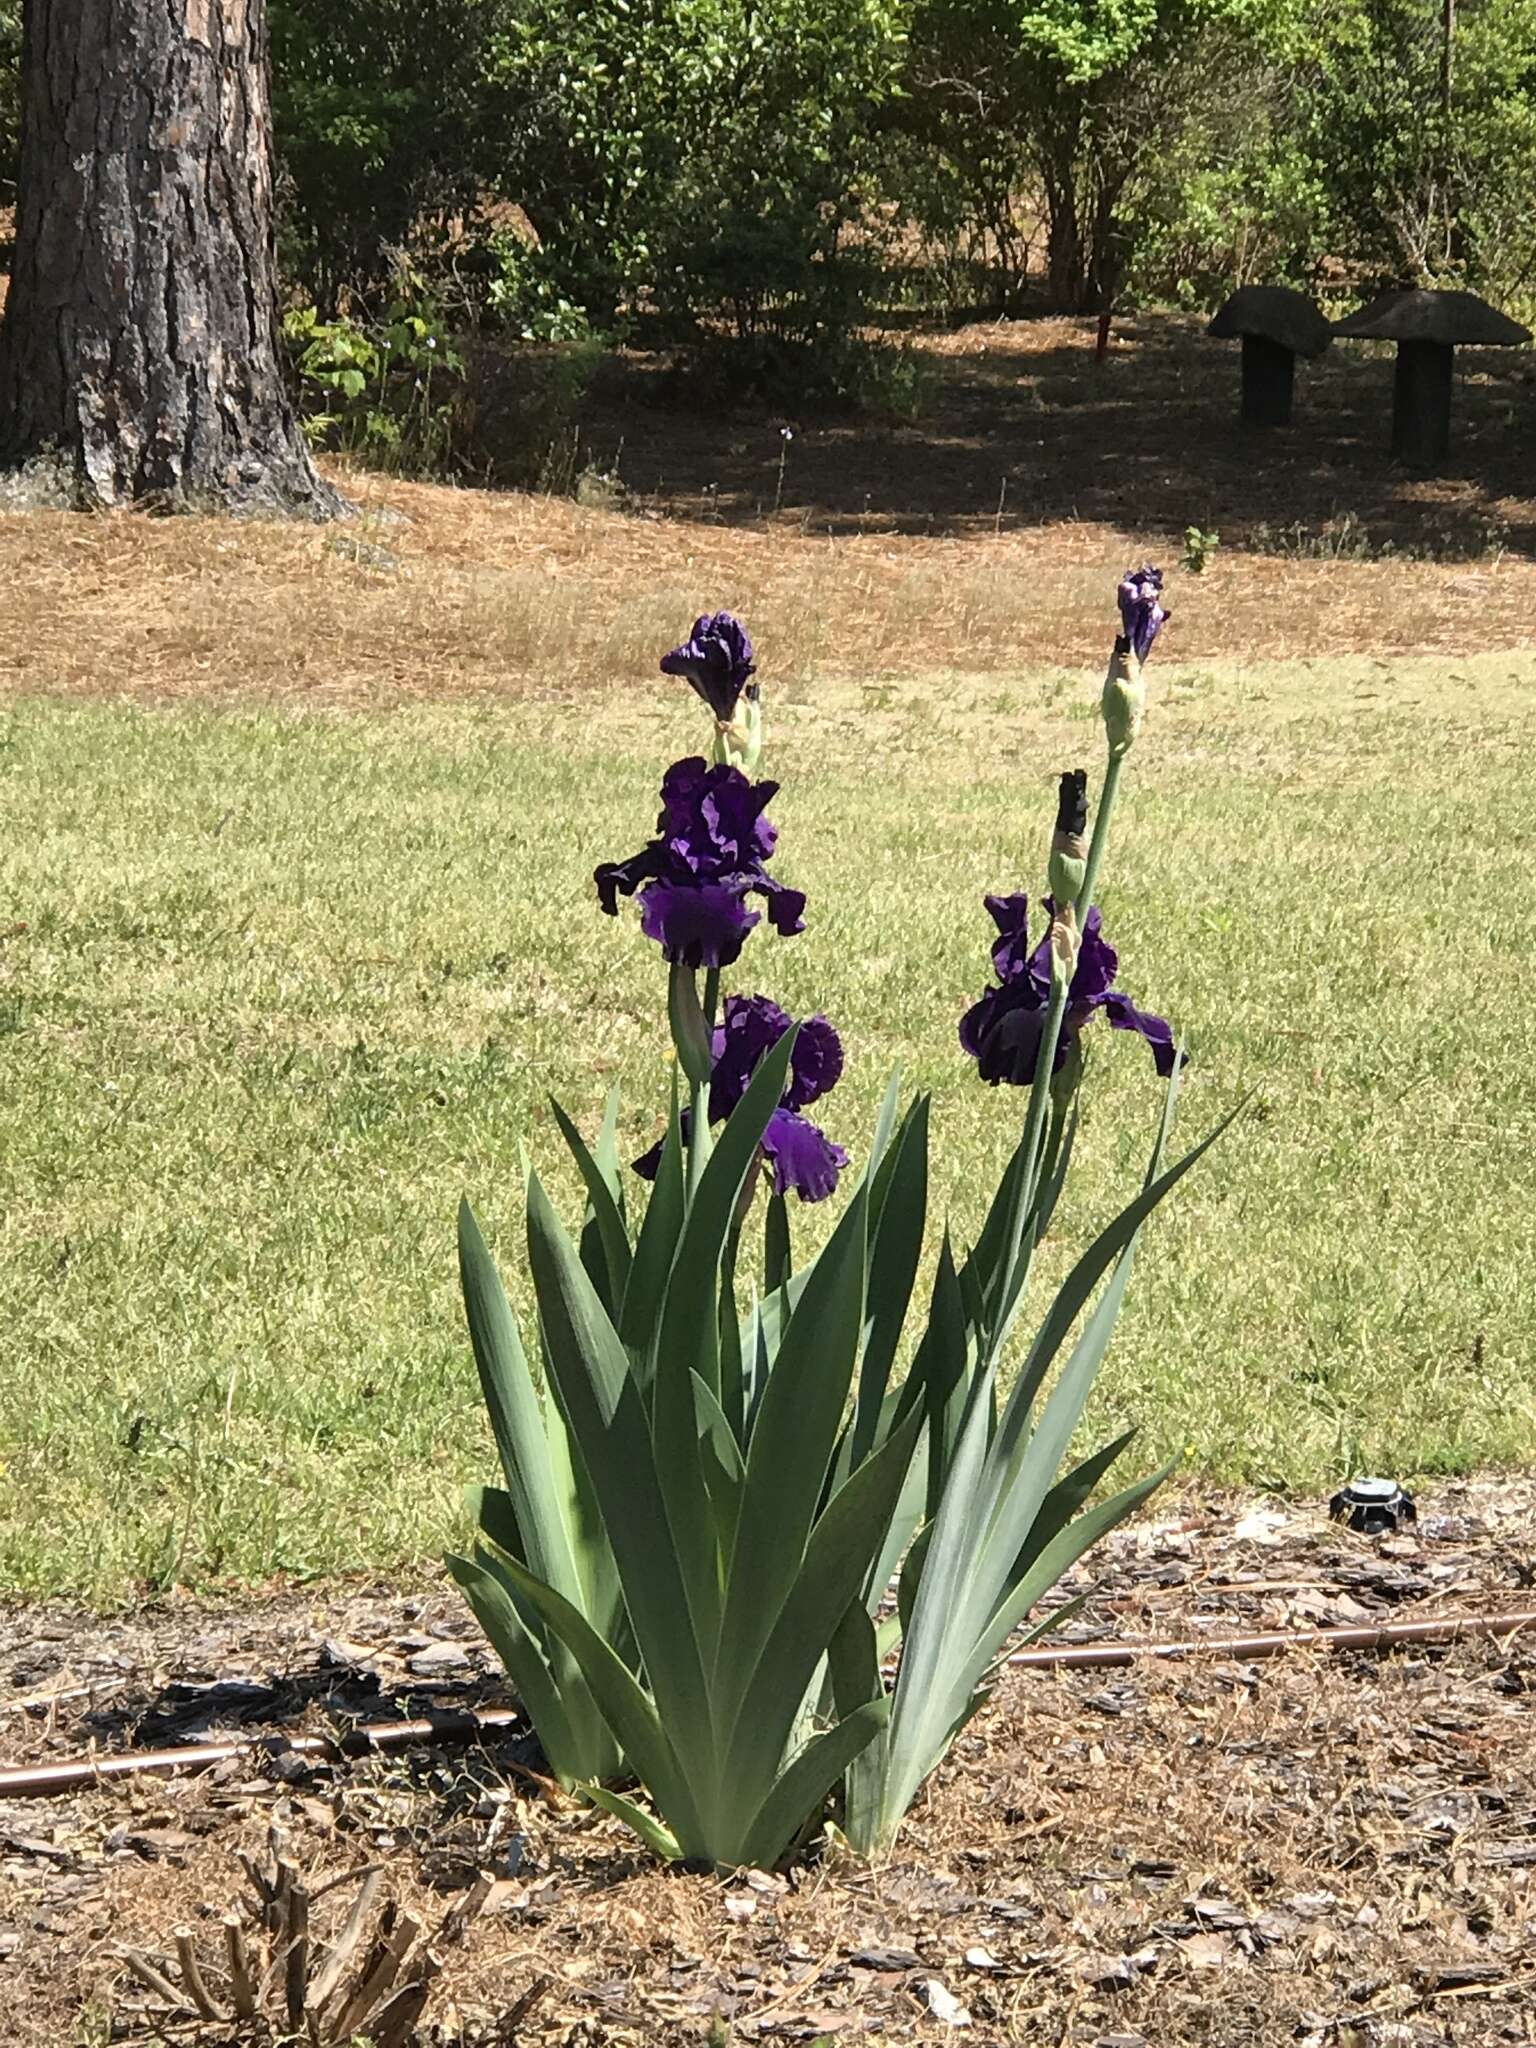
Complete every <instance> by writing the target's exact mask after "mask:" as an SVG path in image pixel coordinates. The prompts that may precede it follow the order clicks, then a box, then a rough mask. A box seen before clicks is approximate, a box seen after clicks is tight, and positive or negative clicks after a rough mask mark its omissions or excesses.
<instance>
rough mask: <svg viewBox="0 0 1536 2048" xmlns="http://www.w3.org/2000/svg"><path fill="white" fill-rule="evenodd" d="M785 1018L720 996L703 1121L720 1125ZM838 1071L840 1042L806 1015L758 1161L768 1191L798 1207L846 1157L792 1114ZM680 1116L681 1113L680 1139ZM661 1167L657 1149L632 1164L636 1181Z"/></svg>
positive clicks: (823, 1023) (751, 1000)
mask: <svg viewBox="0 0 1536 2048" xmlns="http://www.w3.org/2000/svg"><path fill="white" fill-rule="evenodd" d="M793 1021H794V1020H793V1019H792V1018H791V1017H790V1015H789V1013H788V1012H787V1011H785V1010H781V1009H780V1008H779V1006H778V1004H777V1003H776V1002H774V1001H772V1000H771V998H769V997H768V996H727V997H726V999H725V1012H724V1015H723V1017H722V1019H721V1021H720V1023H719V1024H717V1025H716V1026H715V1034H714V1040H713V1043H712V1046H711V1057H712V1059H713V1061H714V1067H713V1071H712V1073H711V1075H710V1083H709V1120H710V1122H711V1123H712V1124H713V1123H721V1122H723V1121H724V1119H725V1118H726V1117H728V1116H729V1115H730V1113H731V1111H732V1110H733V1109H734V1108H735V1107H736V1105H737V1103H738V1102H740V1100H741V1098H742V1096H743V1095H744V1094H745V1093H746V1090H747V1083H748V1082H749V1081H750V1080H751V1078H752V1076H753V1074H754V1073H755V1072H756V1071H757V1065H758V1062H759V1061H760V1060H761V1059H762V1058H763V1057H764V1055H765V1054H767V1053H769V1052H771V1051H772V1049H773V1047H774V1046H775V1045H777V1044H778V1042H779V1040H780V1039H781V1038H782V1037H783V1036H784V1033H785V1032H786V1031H788V1030H789V1028H790V1026H791V1024H792V1023H793ZM842 1071H843V1044H842V1040H841V1039H840V1038H839V1037H838V1035H837V1033H836V1031H834V1030H833V1028H832V1026H831V1025H830V1024H829V1023H828V1022H827V1020H826V1018H825V1017H807V1018H806V1020H805V1022H804V1023H803V1024H802V1025H801V1026H800V1033H799V1036H798V1037H797V1038H796V1040H795V1049H794V1052H793V1054H792V1055H791V1057H790V1066H789V1076H788V1080H787V1082H786V1085H785V1089H784V1093H783V1094H782V1095H781V1096H780V1098H779V1106H778V1108H777V1109H776V1110H775V1111H774V1112H773V1115H772V1116H771V1117H770V1118H769V1119H768V1128H767V1130H766V1131H764V1133H763V1156H764V1158H765V1159H766V1161H767V1163H768V1165H769V1167H770V1168H771V1170H772V1173H773V1188H774V1193H775V1194H779V1195H784V1194H789V1193H790V1192H793V1193H795V1194H797V1195H798V1196H799V1197H800V1199H801V1201H802V1202H820V1201H823V1200H825V1198H826V1197H827V1196H828V1195H830V1194H831V1193H832V1191H833V1189H834V1188H835V1187H836V1186H837V1176H838V1174H839V1173H840V1172H841V1171H842V1169H843V1168H844V1167H845V1166H846V1165H847V1164H848V1154H847V1153H846V1152H845V1151H844V1150H843V1148H842V1146H841V1145H834V1144H833V1142H832V1140H831V1139H830V1138H829V1137H828V1136H827V1135H826V1133H825V1132H824V1131H823V1130H822V1129H821V1128H820V1126H819V1125H817V1124H813V1123H812V1122H811V1120H810V1118H809V1117H806V1116H802V1115H801V1114H800V1112H801V1111H802V1110H803V1109H806V1108H808V1107H809V1106H810V1104H811V1103H813V1102H815V1101H817V1100H818V1099H819V1098H820V1097H821V1096H823V1095H825V1094H827V1093H828V1091H829V1090H830V1089H832V1088H835V1087H836V1086H837V1083H838V1080H839V1079H840V1077H841V1075H842ZM687 1122H688V1113H687V1111H686V1110H685V1111H684V1113H683V1123H684V1131H683V1135H684V1138H685V1139H686V1137H687V1135H688V1133H687ZM660 1164H661V1146H660V1145H659V1144H657V1145H653V1146H652V1147H651V1149H650V1151H649V1152H647V1153H645V1154H644V1155H643V1156H642V1157H641V1158H639V1159H637V1160H636V1161H635V1172H636V1173H638V1174H639V1175H640V1176H641V1178H642V1179H643V1180H654V1179H655V1178H656V1169H657V1167H658V1166H659V1165H660Z"/></svg>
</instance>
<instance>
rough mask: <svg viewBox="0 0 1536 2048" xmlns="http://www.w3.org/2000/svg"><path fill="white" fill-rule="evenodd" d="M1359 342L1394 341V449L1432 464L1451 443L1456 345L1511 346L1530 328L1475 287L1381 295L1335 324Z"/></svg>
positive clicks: (1417, 461) (1527, 335)
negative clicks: (1469, 343)
mask: <svg viewBox="0 0 1536 2048" xmlns="http://www.w3.org/2000/svg"><path fill="white" fill-rule="evenodd" d="M1333 331H1334V333H1335V334H1341V335H1346V336H1348V337H1350V338H1351V339H1354V340H1357V341H1366V340H1371V341H1395V342H1396V343H1397V376H1396V379H1395V380H1394V383H1393V387H1392V453H1393V454H1394V455H1395V456H1396V457H1397V459H1398V460H1399V461H1400V462H1409V463H1412V464H1414V465H1415V466H1416V467H1418V468H1421V469H1422V468H1428V467H1430V466H1432V465H1433V464H1434V463H1436V462H1438V461H1439V460H1440V459H1441V457H1442V456H1443V455H1444V454H1445V453H1446V451H1447V449H1448V448H1449V447H1450V445H1451V358H1452V353H1453V351H1454V350H1455V348H1456V347H1457V345H1458V344H1459V343H1462V342H1471V343H1473V344H1475V345H1476V346H1477V347H1480V348H1512V347H1514V346H1515V345H1516V344H1517V343H1519V342H1522V341H1529V340H1530V338H1531V335H1530V329H1529V328H1527V327H1522V326H1520V324H1519V322H1518V321H1515V320H1510V319H1508V318H1507V317H1506V316H1505V315H1504V314H1503V313H1500V312H1498V311H1497V310H1496V309H1495V308H1494V307H1493V306H1490V305H1489V304H1488V303H1487V301H1486V300H1484V299H1480V298H1478V296H1477V294H1476V293H1475V292H1425V291H1396V292H1383V293H1382V294H1381V296H1380V298H1376V299H1372V301H1371V303H1370V304H1369V305H1368V306H1362V307H1361V309H1360V311H1359V312H1358V313H1351V314H1350V316H1349V318H1348V319H1347V320H1340V321H1338V322H1337V323H1336V324H1335V326H1334V330H1333Z"/></svg>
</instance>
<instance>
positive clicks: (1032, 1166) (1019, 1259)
mask: <svg viewBox="0 0 1536 2048" xmlns="http://www.w3.org/2000/svg"><path fill="white" fill-rule="evenodd" d="M1124 759H1125V753H1124V751H1123V750H1122V751H1121V752H1118V753H1116V752H1111V753H1110V755H1109V758H1108V762H1107V765H1106V767H1105V769H1104V787H1103V789H1102V790H1101V791H1100V792H1099V803H1098V809H1097V811H1096V812H1095V814H1094V820H1093V838H1092V840H1091V842H1090V843H1089V847H1088V859H1087V862H1086V863H1085V865H1084V868H1083V886H1082V888H1081V889H1080V890H1079V891H1078V894H1077V901H1076V903H1075V904H1074V905H1073V910H1072V914H1073V917H1074V919H1075V921H1076V924H1077V929H1078V933H1079V935H1081V933H1082V932H1083V930H1084V928H1085V926H1086V924H1087V920H1088V906H1089V905H1090V904H1091V903H1092V901H1093V892H1094V890H1095V889H1096V888H1097V887H1098V880H1099V870H1100V868H1101V867H1102V866H1103V864H1104V852H1105V849H1106V847H1107V846H1108V844H1109V821H1110V816H1111V814H1112V813H1113V811H1114V808H1115V798H1116V796H1117V795H1118V794H1119V790H1120V769H1121V766H1122V764H1123V762H1124ZM1067 994H1068V985H1067V984H1066V983H1065V982H1062V981H1060V980H1059V979H1058V978H1057V977H1056V976H1055V975H1053V976H1052V977H1051V1000H1050V1006H1049V1008H1048V1009H1047V1010H1046V1013H1045V1030H1044V1033H1043V1034H1042V1036H1041V1040H1040V1055H1039V1058H1038V1059H1037V1060H1036V1062H1035V1078H1034V1081H1033V1083H1032V1085H1031V1087H1030V1091H1029V1108H1028V1111H1027V1112H1026V1115H1025V1120H1024V1146H1023V1151H1024V1159H1025V1162H1026V1163H1025V1168H1024V1171H1023V1173H1022V1175H1021V1176H1020V1178H1019V1184H1018V1188H1017V1191H1016V1192H1015V1195H1014V1200H1013V1205H1012V1208H1011V1210H1010V1212H1009V1217H1008V1251H1007V1256H1006V1258H1005V1259H1004V1261H1003V1267H1002V1280H1001V1284H1000V1286H999V1289H998V1296H997V1304H996V1308H995V1311H994V1313H993V1316H992V1327H991V1331H990V1333H989V1336H988V1340H987V1353H986V1360H985V1363H986V1364H987V1365H989V1366H990V1365H991V1364H992V1363H993V1362H994V1360H995V1359H996V1358H997V1355H998V1353H999V1352H1000V1351H1001V1349H1002V1347H1003V1345H1004V1343H1005V1342H1006V1340H1007V1336H1008V1331H1009V1329H1010V1328H1011V1326H1012V1322H1013V1310H1014V1307H1015V1305H1016V1304H1017V1302H1018V1300H1019V1297H1020V1296H1021V1295H1022V1293H1023V1291H1024V1283H1025V1281H1026V1280H1027V1279H1028V1277H1029V1264H1030V1260H1031V1259H1032V1258H1033V1256H1034V1246H1033V1245H1031V1246H1030V1247H1029V1248H1028V1250H1027V1251H1026V1250H1025V1246H1024V1226H1025V1224H1026V1222H1027V1221H1028V1218H1029V1215H1030V1213H1031V1211H1032V1210H1033V1208H1034V1206H1035V1197H1036V1194H1037V1193H1038V1191H1039V1185H1040V1165H1041V1159H1042V1149H1043V1145H1044V1140H1045V1136H1046V1130H1047V1121H1048V1118H1049V1114H1050V1107H1051V1077H1052V1070H1053V1068H1054V1067H1055V1064H1056V1047H1057V1046H1058V1044H1059V1043H1060V1042H1061V1027H1062V1022H1063V1020H1064V1019H1065V1017H1066V1013H1067Z"/></svg>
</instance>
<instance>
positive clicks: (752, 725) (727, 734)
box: [715, 683, 763, 775]
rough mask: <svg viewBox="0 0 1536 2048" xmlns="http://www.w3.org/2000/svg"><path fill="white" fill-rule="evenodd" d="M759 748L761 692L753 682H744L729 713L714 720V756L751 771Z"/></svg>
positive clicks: (746, 771)
mask: <svg viewBox="0 0 1536 2048" xmlns="http://www.w3.org/2000/svg"><path fill="white" fill-rule="evenodd" d="M762 752H763V701H762V696H761V693H760V692H759V690H758V686H757V684H756V683H748V685H747V687H746V688H745V689H744V690H743V691H742V693H741V695H740V697H739V698H738V699H737V700H736V708H735V709H734V711H733V712H732V713H731V716H730V717H729V718H728V719H726V718H721V719H717V720H716V721H715V759H716V760H717V761H728V762H729V763H730V765H731V766H732V767H733V768H739V769H740V770H741V772H742V774H743V775H755V774H756V773H757V764H758V762H759V760H760V759H761V758H762Z"/></svg>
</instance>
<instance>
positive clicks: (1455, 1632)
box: [0, 1608, 1536, 1800]
mask: <svg viewBox="0 0 1536 2048" xmlns="http://www.w3.org/2000/svg"><path fill="white" fill-rule="evenodd" d="M1526 1629H1532V1630H1536V1608H1527V1609H1524V1610H1523V1611H1521V1612H1519V1613H1515V1614H1461V1615H1441V1616H1438V1617H1437V1618H1435V1619H1434V1620H1430V1621H1396V1622H1386V1623H1383V1624H1381V1625H1379V1626H1376V1627H1363V1628H1314V1629H1293V1630H1283V1629H1276V1630H1272V1631H1270V1632H1269V1633H1267V1634H1263V1635H1253V1636H1210V1637H1202V1636H1195V1637H1191V1638H1190V1639H1189V1640H1187V1641H1184V1642H1169V1643H1080V1644H1075V1645H1072V1644H1061V1645H1057V1646H1055V1647H1053V1648H1050V1649H1039V1650H1019V1651H1016V1652H1015V1653H1014V1655H1013V1656H1011V1657H1010V1658H1009V1659H1008V1660H1007V1661H1008V1662H1009V1664H1011V1665H1014V1666H1021V1667H1023V1668H1025V1669H1028V1670H1033V1671H1106V1670H1114V1671H1118V1670H1124V1669H1126V1668H1127V1667H1128V1666H1130V1665H1133V1664H1137V1663H1139V1662H1140V1661H1141V1660H1142V1659H1143V1658H1152V1659H1169V1658H1180V1657H1219V1658H1223V1659H1226V1660H1229V1661H1232V1662H1236V1663H1247V1662H1249V1661H1251V1660H1252V1659H1253V1658H1256V1657H1274V1656H1278V1655H1280V1653H1281V1652H1282V1651H1286V1650H1325V1651H1334V1652H1337V1651H1358V1652H1364V1653H1375V1654H1380V1653H1382V1652H1385V1651H1388V1650H1398V1649H1405V1648H1409V1647H1412V1646H1413V1645H1415V1644H1432V1645H1433V1644H1440V1645H1443V1644H1449V1643H1457V1642H1468V1641H1474V1640H1478V1639H1486V1638H1488V1637H1498V1636H1513V1635H1519V1634H1521V1633H1522V1632H1523V1631H1524V1630H1526ZM527 1728H528V1721H527V1717H526V1716H525V1715H524V1714H523V1712H522V1711H521V1709H520V1708H517V1707H482V1708H480V1709H478V1710H473V1711H471V1710H469V1709H465V1710H463V1711H460V1712H447V1713H438V1714H429V1715H426V1716H424V1717H423V1718H422V1719H420V1720H415V1721H379V1722H375V1723H374V1724H373V1725H372V1726H363V1727H356V1728H349V1729H346V1730H344V1731H342V1732H341V1733H339V1734H336V1735H285V1734H274V1735H259V1736H241V1737H238V1738H233V1739H230V1740H228V1741H223V1742H194V1743H188V1744H186V1745H184V1746H183V1747H182V1748H179V1749H146V1750H139V1751H134V1752H130V1753H127V1754H123V1755H118V1756H93V1755H87V1756H79V1757H71V1758H69V1759H68V1760H67V1761H65V1762H63V1763H54V1764H25V1765H20V1766H11V1767H5V1768H0V1800H5V1799H57V1798H61V1797H63V1796H64V1795H65V1794H66V1793H69V1792H84V1791H89V1790H90V1788H91V1787H92V1786H93V1785H104V1784H109V1783H110V1782H111V1781H112V1780H113V1779H115V1778H136V1777H139V1776H141V1775H145V1774H153V1775H156V1776H160V1777H174V1776H188V1777H190V1776H192V1775H193V1774H195V1773H196V1772H199V1771H207V1770H211V1769H212V1768H213V1766H214V1765H215V1764H221V1763H227V1762H229V1761H230V1760H231V1759H232V1758H236V1757H248V1758H250V1759H251V1760H252V1761H259V1760H261V1759H263V1758H272V1757H277V1756H299V1757H306V1756H307V1757H314V1758H315V1759H316V1761H317V1762H321V1763H340V1762H342V1761H344V1760H346V1759H348V1758H353V1757H365V1756H387V1755H389V1754H390V1753H391V1752H393V1751H394V1750H397V1749H418V1748H424V1747H426V1746H428V1745H429V1744H431V1745H437V1746H439V1747H443V1748H468V1747H469V1746H471V1745H472V1744H474V1743H477V1742H482V1741H485V1740H486V1739H487V1738H490V1737H495V1736H500V1735H504V1734H506V1733H508V1732H510V1731H512V1730H514V1729H516V1730H521V1731H524V1732H526V1731H527Z"/></svg>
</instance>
